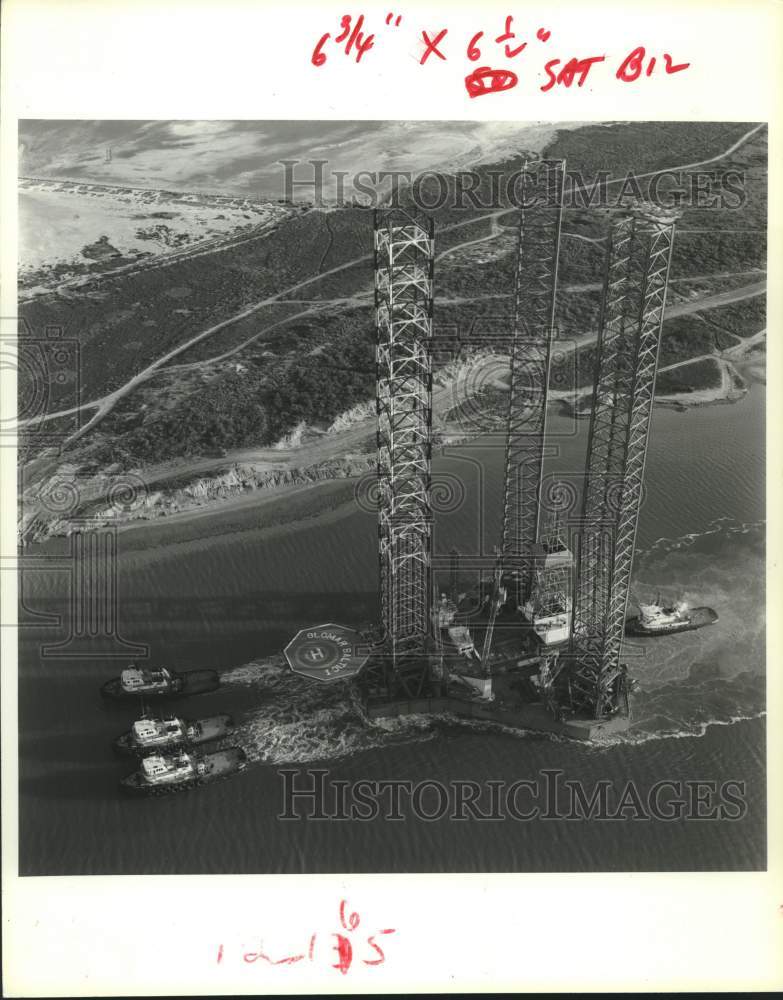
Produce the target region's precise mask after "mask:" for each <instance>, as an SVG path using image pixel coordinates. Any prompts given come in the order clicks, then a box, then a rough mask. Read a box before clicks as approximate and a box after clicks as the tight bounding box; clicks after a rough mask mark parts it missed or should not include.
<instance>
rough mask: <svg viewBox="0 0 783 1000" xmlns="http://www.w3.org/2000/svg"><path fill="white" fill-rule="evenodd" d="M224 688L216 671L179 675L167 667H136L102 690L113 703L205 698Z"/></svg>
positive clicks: (111, 681)
mask: <svg viewBox="0 0 783 1000" xmlns="http://www.w3.org/2000/svg"><path fill="white" fill-rule="evenodd" d="M219 684H220V677H219V676H218V673H217V671H216V670H188V671H187V672H186V673H182V674H179V673H176V672H175V671H174V670H169V669H168V668H167V667H157V668H151V667H137V666H136V664H135V663H132V664H131V665H130V666H129V667H127V668H126V669H125V670H123V671H122V673H121V674H120V676H119V677H114V678H113V679H112V680H110V681H107V682H106V683H105V684H104V685H103V686H102V687H101V694H102V695H103V697H104V698H108V699H110V700H112V701H117V700H120V699H123V700H124V699H128V698H133V697H134V696H136V695H144V696H145V697H147V698H150V697H153V698H171V697H176V696H177V695H182V696H185V695H189V694H203V693H204V692H206V691H214V690H215V689H216V688H217V687H218V685H219Z"/></svg>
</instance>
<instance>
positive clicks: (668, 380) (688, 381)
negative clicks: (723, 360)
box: [655, 358, 721, 395]
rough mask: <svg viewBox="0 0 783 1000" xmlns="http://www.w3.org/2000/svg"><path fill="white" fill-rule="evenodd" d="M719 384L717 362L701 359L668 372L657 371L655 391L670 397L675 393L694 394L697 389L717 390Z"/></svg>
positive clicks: (719, 375) (710, 359)
mask: <svg viewBox="0 0 783 1000" xmlns="http://www.w3.org/2000/svg"><path fill="white" fill-rule="evenodd" d="M720 384H721V373H720V368H719V367H718V363H717V361H714V360H713V359H712V358H703V359H702V360H701V361H692V362H691V363H690V364H689V365H680V366H679V368H672V369H671V370H670V371H659V372H658V377H657V379H656V380H655V391H656V392H657V393H658V394H659V395H671V394H673V393H676V392H694V391H696V390H697V389H717V388H718V386H719V385H720Z"/></svg>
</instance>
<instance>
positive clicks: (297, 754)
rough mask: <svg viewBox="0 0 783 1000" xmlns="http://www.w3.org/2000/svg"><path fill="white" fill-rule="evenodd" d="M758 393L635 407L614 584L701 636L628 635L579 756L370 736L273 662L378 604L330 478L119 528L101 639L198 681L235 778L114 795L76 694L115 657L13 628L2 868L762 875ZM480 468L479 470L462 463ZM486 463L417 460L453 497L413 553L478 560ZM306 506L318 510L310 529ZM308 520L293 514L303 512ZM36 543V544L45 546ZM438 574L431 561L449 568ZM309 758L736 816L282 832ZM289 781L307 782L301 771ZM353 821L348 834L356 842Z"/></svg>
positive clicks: (560, 426)
mask: <svg viewBox="0 0 783 1000" xmlns="http://www.w3.org/2000/svg"><path fill="white" fill-rule="evenodd" d="M553 430H557V431H558V432H559V436H558V437H557V438H556V439H555V440H556V442H557V444H558V454H557V456H555V457H554V458H553V459H552V460H551V463H550V468H551V470H552V472H553V473H556V474H558V475H561V474H563V473H568V472H572V471H575V470H577V469H578V468H579V467H580V464H581V458H580V456H581V453H582V449H583V446H584V434H585V430H586V428H585V426H584V425H582V424H580V425H579V426H578V427H576V428H575V431H576V433H575V434H570V431H571V430H574V428H571V426H570V425H569V423H568V421H566V420H565V419H564V418H558V419H557V420H556V421H553ZM763 431H764V392H763V389H762V388H760V387H756V388H754V389H753V390H752V392H751V393H750V394H749V395H748V396H747V397H746V398H745V399H744V400H742V401H741V402H739V403H737V404H735V405H733V406H722V407H709V408H704V409H701V410H695V411H692V412H689V413H685V414H682V413H675V412H671V411H663V410H656V412H655V414H654V424H653V429H652V435H651V448H650V454H649V458H648V476H647V482H648V491H647V499H646V502H645V504H644V507H643V513H642V519H641V523H640V528H639V538H638V543H639V551H638V554H637V560H636V565H635V574H634V577H635V579H634V591H635V592H636V593H638V594H639V596H641V597H642V598H644V597H645V596H650V595H651V594H654V593H655V592H657V590H658V589H660V590H661V592H662V594H663V595H664V596H666V597H676V598H680V597H684V598H685V599H687V600H691V601H693V602H694V603H699V604H707V605H710V606H712V607H714V608H716V610H718V612H719V614H720V621H719V623H718V624H717V625H716V626H713V627H711V628H707V629H703V630H700V631H698V632H692V633H686V634H685V635H681V636H676V637H668V638H661V639H658V640H648V641H644V640H642V641H637V643H636V645H635V646H634V647H633V648H630V649H629V650H627V655H628V658H629V662H630V663H631V672H632V673H633V675H634V676H636V677H637V678H638V680H639V682H640V690H639V692H638V694H637V695H636V698H635V701H634V726H633V728H632V730H631V732H630V734H628V736H627V737H622V738H617V739H616V740H615V741H614V742H613V743H612V744H611V745H609V746H606V747H601V748H590V747H584V746H580V745H576V744H573V743H571V742H568V741H562V740H558V739H554V738H545V737H541V736H536V735H532V734H530V735H524V734H518V733H512V732H510V731H507V730H504V729H502V727H497V726H492V725H485V724H476V723H470V724H468V723H464V722H462V723H461V722H459V721H458V720H456V719H452V718H447V717H446V718H435V719H433V718H411V719H406V720H399V721H396V722H394V723H390V722H387V723H384V724H383V725H376V726H369V725H367V723H366V722H365V720H363V719H362V717H361V714H360V712H359V710H358V708H357V706H356V705H355V704H354V703H353V702H352V700H351V698H350V696H349V693H348V691H347V690H346V689H345V688H344V687H343V686H341V685H338V686H335V687H331V688H324V687H321V686H314V685H312V684H308V682H306V681H305V680H303V679H300V678H297V677H295V676H293V675H292V674H290V673H289V672H288V671H286V670H284V669H283V668H281V667H280V665H279V663H278V662H277V660H276V659H275V655H274V654H275V653H276V652H277V651H278V650H279V649H280V648H281V646H282V645H283V644H284V643H285V642H286V641H287V640H288V638H290V636H291V635H292V633H293V632H295V631H296V630H297V629H298V628H300V627H302V626H304V625H306V624H310V623H313V622H315V621H330V620H337V621H344V622H346V623H349V624H350V623H355V622H362V621H369V620H371V619H373V618H374V617H376V616H377V614H378V598H377V592H376V572H377V561H376V551H375V544H376V533H375V524H374V519H373V517H372V515H371V514H369V513H365V512H362V511H361V510H358V509H357V507H356V505H355V503H353V502H352V500H351V497H352V489H353V487H352V485H351V484H348V483H329V484H326V485H324V486H322V487H319V488H317V489H316V490H313V491H309V492H307V493H305V494H301V495H298V496H297V497H294V498H289V499H287V500H285V501H283V502H281V503H279V504H271V505H270V504H267V505H264V506H263V507H260V508H258V507H255V506H253V505H248V506H246V507H241V508H237V509H227V510H223V511H218V512H216V513H214V514H210V515H208V516H201V517H198V518H193V519H190V520H184V519H181V520H176V519H175V520H172V521H170V522H166V521H161V522H158V523H156V524H153V525H144V526H140V527H132V528H130V529H127V530H123V531H122V532H121V533H120V536H119V538H120V553H121V558H120V566H119V589H120V631H121V634H122V636H123V638H124V639H126V640H127V641H129V642H146V643H149V645H150V653H151V657H152V659H153V660H154V661H155V662H159V663H167V664H169V665H171V666H173V667H175V668H188V667H201V666H214V667H218V668H220V669H221V671H223V684H222V686H221V689H220V690H219V691H218V692H217V693H215V694H213V695H208V696H204V697H203V698H194V699H191V700H190V701H187V702H183V703H182V705H181V706H179V708H180V710H181V711H184V712H185V713H186V714H188V715H191V716H193V715H199V714H212V713H217V712H224V711H228V712H232V713H233V714H234V715H235V716H236V717H237V718H238V720H239V722H240V728H239V734H238V739H239V741H241V743H242V745H243V746H244V747H245V749H246V751H247V753H248V756H249V757H250V759H251V761H252V765H251V767H250V768H249V769H248V770H247V771H246V772H244V773H243V774H241V775H238V776H236V777H234V778H232V779H231V780H228V781H225V782H222V783H220V784H216V785H214V786H209V787H205V788H203V789H200V790H199V791H197V792H193V793H189V794H184V795H177V796H172V797H170V798H164V799H154V800H143V801H126V800H124V799H123V798H121V797H120V795H119V794H118V792H117V787H116V783H117V780H118V778H119V777H120V775H121V774H122V773H124V770H125V771H127V770H129V769H130V768H129V767H128V764H127V762H124V763H121V762H119V761H118V760H116V759H114V758H112V755H111V753H110V749H109V743H110V741H111V739H112V738H113V737H114V736H115V735H117V734H118V733H119V732H121V731H123V730H124V729H125V728H127V726H128V724H129V722H130V721H131V719H132V712H130V711H129V710H128V709H126V708H107V707H105V706H104V705H102V704H101V700H100V698H99V697H98V686H99V684H100V683H101V682H102V681H103V680H104V679H106V678H107V677H110V676H113V675H114V674H116V673H117V672H118V669H119V667H120V666H121V663H122V661H121V660H115V661H111V660H107V659H103V660H101V659H95V660H88V659H78V660H73V661H71V660H60V661H53V660H51V659H50V658H42V657H41V655H40V645H41V642H42V641H43V642H52V641H55V640H56V638H57V637H59V636H61V635H62V629H57V628H50V629H46V630H44V629H41V628H35V627H27V628H24V629H23V630H22V633H21V655H20V660H21V662H20V685H19V686H20V871H21V872H22V873H23V874H89V873H95V874H136V873H171V874H178V873H199V872H205V873H232V872H236V873H244V872H291V871H294V872H306V871H313V872H315V871H323V872H330V871H591V870H597V871H601V870H607V871H608V870H697V869H698V870H716V869H720V870H724V869H737V870H746V869H757V868H760V867H764V865H765V856H766V855H765V798H764V774H765V768H764V739H765V736H764V732H765V719H764V717H763V712H764V705H765V700H764V698H765V690H764V612H763V608H764V589H763V588H764V583H763V580H764V528H763V519H764V517H765V511H764V490H763V476H764V455H763ZM479 456H482V458H483V463H482V465H481V466H479V465H477V464H476V462H475V459H477V458H478V457H479ZM500 469H501V454H500V451H499V450H495V451H493V450H492V449H491V448H489V447H488V442H485V447H484V449H483V451H481V452H479V451H478V450H477V449H476V448H470V449H463V450H462V451H461V452H460V453H459V454H458V455H446V456H444V457H442V458H440V459H439V460H438V461H437V462H436V467H435V472H436V481H437V480H439V481H440V482H441V483H442V484H443V485H444V486H448V485H449V484H451V487H452V490H453V489H454V488H455V486H454V479H451V480H450V479H449V478H448V477H449V476H451V477H456V478H458V479H460V480H462V481H463V482H464V486H465V498H464V501H463V502H462V503H461V504H456V505H455V504H452V506H456V509H454V510H452V511H451V512H450V513H445V514H442V515H440V516H439V519H438V528H437V535H436V539H435V550H436V553H439V554H442V555H444V556H446V558H445V559H444V565H445V566H446V567H447V566H448V558H447V554H448V552H449V550H450V548H451V547H452V546H453V545H455V544H459V547H460V549H461V550H462V551H463V552H469V551H473V552H479V551H481V550H482V549H481V546H482V545H483V551H485V552H487V551H490V545H491V542H492V541H493V540H494V538H495V537H496V532H497V525H498V518H499V491H500ZM316 514H317V515H319V516H318V518H317V519H316V518H315V517H314V516H312V515H316ZM307 515H310V516H311V519H310V520H308V519H307ZM67 545H68V543H67V542H66V541H65V540H54V541H52V542H50V543H47V545H46V546H43V547H39V548H38V549H37V550H36V552H38V553H47V554H52V555H56V554H57V553H58V552H63V551H65V550H66V549H67ZM446 572H447V570H446ZM66 579H67V578H66V577H65V575H63V574H60V573H50V574H47V575H46V576H44V575H39V574H36V573H29V574H27V579H26V580H25V587H24V591H25V603H26V607H27V608H28V609H29V610H28V612H26V613H25V614H26V619H27V621H28V623H31V622H32V619H31V617H30V612H33V611H35V612H39V613H40V612H42V611H49V612H51V611H60V612H62V611H67V606H66V605H65V604H64V601H63V595H64V594H65V592H66V591H65V587H66ZM285 765H288V766H296V765H299V766H301V767H307V766H310V767H313V766H320V767H328V768H329V770H330V776H331V779H333V780H338V779H345V780H354V779H358V778H373V779H376V780H380V779H387V778H404V779H407V780H411V781H413V782H416V781H421V780H428V779H439V780H441V781H449V780H454V779H464V780H475V781H478V782H486V781H487V780H498V781H503V780H505V781H513V780H515V779H518V778H525V779H533V780H535V779H536V778H537V777H538V776H539V774H540V772H541V770H542V769H545V768H556V769H560V770H562V771H563V773H564V776H565V777H566V778H569V779H573V780H580V781H582V782H584V783H585V784H586V786H587V788H588V790H589V788H590V787H591V786H592V784H594V783H595V782H596V781H598V780H600V779H603V778H607V779H609V780H611V781H612V782H613V784H614V785H615V786H616V787H617V788H618V790H619V789H620V788H621V787H622V785H623V784H624V783H625V781H626V780H627V779H628V778H629V777H633V778H634V779H635V780H636V781H637V782H638V785H639V787H640V789H641V790H642V792H643V794H646V790H647V789H649V787H650V786H651V785H652V784H653V783H654V782H655V781H657V780H661V779H664V778H666V779H670V780H673V781H681V780H691V781H694V780H706V781H717V782H719V783H720V782H722V781H725V780H727V779H733V780H738V781H743V782H745V783H746V787H745V799H746V802H747V813H746V815H745V816H744V818H742V819H739V820H736V821H733V822H730V821H724V822H709V821H698V820H687V819H683V820H680V821H672V822H667V823H663V822H658V821H647V822H645V821H629V822H611V821H603V822H601V821H591V822H587V821H563V820H561V821H553V820H544V819H537V820H531V821H528V822H518V821H514V820H512V819H507V820H505V821H503V822H497V821H495V822H486V823H480V822H477V821H468V822H450V821H449V820H448V819H442V820H437V821H433V822H424V821H421V820H416V819H415V818H414V817H413V815H412V814H411V813H410V812H409V813H407V818H406V819H405V821H404V822H396V823H390V822H384V821H382V820H380V819H379V820H377V821H372V822H370V823H369V824H368V823H359V822H353V823H350V822H325V821H320V822H319V821H308V822H302V821H282V820H280V819H278V818H277V817H278V814H279V813H280V812H281V811H282V809H283V802H282V781H281V778H280V777H279V775H278V773H277V769H278V768H279V767H281V766H285ZM303 780H304V779H303ZM368 827H371V829H369V828H368Z"/></svg>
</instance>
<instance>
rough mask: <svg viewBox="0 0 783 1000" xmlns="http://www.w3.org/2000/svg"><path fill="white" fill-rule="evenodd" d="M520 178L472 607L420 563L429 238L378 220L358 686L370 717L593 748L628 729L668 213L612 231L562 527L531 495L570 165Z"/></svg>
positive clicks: (427, 556) (613, 225)
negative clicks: (487, 549) (433, 716)
mask: <svg viewBox="0 0 783 1000" xmlns="http://www.w3.org/2000/svg"><path fill="white" fill-rule="evenodd" d="M523 172H524V174H525V178H524V179H525V181H526V184H525V190H526V192H528V194H530V195H532V197H526V199H525V206H526V207H523V208H520V209H519V210H518V211H519V219H518V244H517V255H516V273H515V280H514V288H513V319H512V320H511V321H510V322H509V324H508V325H509V327H510V328H509V330H508V331H507V333H505V334H504V335H503V339H504V340H505V344H504V353H506V354H507V355H508V356H509V359H510V377H509V385H508V390H509V391H508V403H507V412H506V414H505V420H504V424H503V434H504V439H505V440H504V445H505V463H504V482H503V493H502V497H503V500H502V503H503V509H502V530H501V533H500V538H499V539H498V544H497V545H496V546H495V547H494V552H493V555H492V556H491V557H489V559H487V557H482V558H483V561H484V564H488V565H485V568H484V569H483V570H482V571H481V572H482V581H483V582H482V583H481V584H480V585H479V588H478V591H479V593H478V600H476V599H473V600H471V601H469V603H470V608H469V609H468V610H466V609H465V608H464V607H463V606H462V603H461V602H460V598H459V595H458V594H457V593H456V590H457V587H456V586H454V585H453V586H452V593H451V594H450V595H448V594H443V593H439V589H438V588H437V587H436V583H437V580H436V579H435V576H436V574H435V571H434V568H433V551H432V548H433V547H432V530H433V504H432V473H431V463H432V451H433V429H432V425H433V422H432V396H433V356H432V355H433V350H432V345H433V301H434V277H435V276H434V264H435V236H436V234H435V227H434V223H433V220H432V219H431V218H429V217H427V216H426V215H425V214H424V213H421V212H419V211H415V212H414V211H411V212H407V211H405V210H402V209H398V208H395V209H382V210H377V211H376V212H375V218H374V273H375V312H376V326H377V354H376V367H377V380H376V385H377V389H376V393H377V395H376V403H377V487H378V490H377V492H378V557H379V579H380V596H381V623H380V627H379V628H378V629H377V631H376V632H375V634H374V636H373V644H372V647H371V652H370V655H369V658H368V660H367V663H366V666H365V667H364V668H363V669H362V671H361V674H359V676H358V678H357V683H358V685H359V688H360V691H361V694H362V697H363V700H364V705H365V707H366V711H367V714H368V715H369V716H370V717H371V718H378V717H384V716H398V715H406V714H415V713H426V712H440V711H449V712H452V713H455V714H461V715H468V716H472V717H476V718H482V719H491V720H495V721H498V722H502V723H503V724H506V725H510V726H515V727H519V728H524V729H534V730H544V731H549V732H556V733H560V734H563V735H567V736H572V737H575V738H579V739H588V740H589V739H594V738H600V737H601V736H604V735H606V734H608V733H614V732H620V731H623V730H625V729H627V728H628V726H629V724H630V697H629V695H630V690H631V688H632V685H633V682H632V680H631V679H630V677H629V675H628V671H627V666H626V664H624V663H623V662H621V658H622V643H623V635H624V628H625V619H626V609H627V604H628V597H629V585H630V579H631V569H632V563H633V555H634V545H635V537H636V530H637V523H638V519H639V511H640V504H641V499H642V491H643V481H644V470H645V457H646V452H647V442H648V435H649V430H650V418H651V411H652V404H653V394H654V388H655V376H656V370H657V362H658V351H659V344H660V337H661V327H662V323H663V313H664V305H665V299H666V292H667V284H668V277H669V267H670V262H671V255H672V246H673V239H674V228H675V220H674V218H673V217H672V216H671V215H667V214H665V213H663V212H661V210H659V209H657V208H655V207H652V206H651V207H646V206H640V207H638V208H635V209H632V210H629V211H627V212H624V213H623V214H622V215H620V216H617V217H614V219H613V221H611V222H610V223H609V224H608V225H607V229H608V232H607V241H606V244H607V253H606V260H605V269H604V282H603V291H602V298H601V310H600V321H599V330H598V337H597V342H596V362H595V371H594V382H593V387H592V399H591V407H590V410H589V430H588V441H587V452H586V460H585V468H584V477H583V482H582V486H581V498H580V500H579V502H578V503H577V505H576V507H575V512H574V515H573V516H571V517H570V519H568V520H564V519H563V518H562V517H558V516H556V515H553V514H552V513H551V512H549V511H545V510H544V509H543V505H542V487H543V482H544V457H545V454H546V448H545V443H546V440H547V407H548V403H549V394H550V382H551V375H552V356H553V350H555V349H556V347H557V330H556V327H555V305H556V301H557V286H558V259H559V255H560V237H561V220H562V214H563V190H564V181H565V163H564V161H562V160H537V161H534V162H531V163H528V164H525V166H524V167H523ZM510 294H511V291H510ZM454 559H455V557H454V556H452V562H454ZM455 576H456V572H455V569H454V565H452V580H454V578H455ZM463 603H464V602H463Z"/></svg>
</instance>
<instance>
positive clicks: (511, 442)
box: [501, 160, 565, 607]
mask: <svg viewBox="0 0 783 1000" xmlns="http://www.w3.org/2000/svg"><path fill="white" fill-rule="evenodd" d="M564 172H565V161H564V160H542V161H538V162H535V163H532V164H530V165H525V167H524V168H523V172H522V177H523V178H524V180H525V185H524V203H523V207H522V208H521V211H520V219H519V243H518V252H517V270H516V279H515V286H514V319H513V323H514V325H513V329H512V331H511V333H512V341H511V379H510V386H509V402H508V418H507V429H506V435H507V437H506V470H505V483H504V494H503V538H502V544H501V559H502V564H503V568H504V571H505V573H506V574H507V577H506V578H507V580H508V582H509V584H510V591H509V592H510V596H511V598H512V600H515V602H516V604H515V606H517V607H519V606H521V605H522V604H523V603H524V601H525V600H527V598H528V596H529V592H530V587H531V585H532V580H533V572H534V546H535V544H536V542H537V541H538V514H539V501H540V494H541V479H542V475H543V457H544V434H545V430H546V409H547V398H548V390H549V371H550V363H551V355H552V340H553V337H554V335H555V331H554V322H555V299H556V289H557V262H558V256H559V251H560V223H561V217H562V207H563V177H564Z"/></svg>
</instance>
